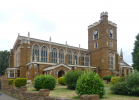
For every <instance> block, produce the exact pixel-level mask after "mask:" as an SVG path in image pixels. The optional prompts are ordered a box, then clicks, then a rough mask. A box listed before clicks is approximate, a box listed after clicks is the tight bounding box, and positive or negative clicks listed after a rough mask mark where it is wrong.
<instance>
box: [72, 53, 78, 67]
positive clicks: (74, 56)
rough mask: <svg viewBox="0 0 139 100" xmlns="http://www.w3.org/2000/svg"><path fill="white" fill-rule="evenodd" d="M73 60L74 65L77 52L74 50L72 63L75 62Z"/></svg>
mask: <svg viewBox="0 0 139 100" xmlns="http://www.w3.org/2000/svg"><path fill="white" fill-rule="evenodd" d="M75 60H76V65H77V52H74V55H73V64H75Z"/></svg>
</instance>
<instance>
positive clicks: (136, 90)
mask: <svg viewBox="0 0 139 100" xmlns="http://www.w3.org/2000/svg"><path fill="white" fill-rule="evenodd" d="M126 81H127V87H128V89H129V90H130V94H131V95H135V96H139V72H138V71H137V70H135V71H134V73H133V72H132V73H131V74H129V75H128V76H127V78H126Z"/></svg>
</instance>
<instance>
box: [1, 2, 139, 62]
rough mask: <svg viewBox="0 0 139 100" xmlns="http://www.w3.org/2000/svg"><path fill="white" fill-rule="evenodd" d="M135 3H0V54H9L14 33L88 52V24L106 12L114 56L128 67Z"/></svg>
mask: <svg viewBox="0 0 139 100" xmlns="http://www.w3.org/2000/svg"><path fill="white" fill-rule="evenodd" d="M138 9H139V6H138V0H132V1H131V0H128V1H127V0H122V1H121V0H116V1H111V0H105V1H104V0H85V1H82V0H68V1H67V0H58V1H56V0H39V1H38V0H12V1H11V0H1V1H0V50H10V49H11V48H12V46H13V44H14V42H15V40H16V38H17V35H18V33H20V35H23V36H27V33H28V31H29V32H30V33H31V37H32V38H38V39H42V40H47V41H48V40H49V37H50V36H51V37H52V41H53V42H57V43H62V44H64V43H65V41H67V43H68V44H69V45H73V46H77V47H78V46H79V44H81V47H82V48H86V49H87V48H88V30H87V27H88V26H89V25H90V24H93V23H94V22H96V21H98V20H99V19H100V13H101V12H102V11H107V12H108V16H109V20H110V21H112V22H114V23H116V24H117V26H118V27H117V52H118V53H119V52H120V50H121V48H122V49H123V52H124V60H125V61H126V62H127V63H129V64H131V63H132V56H131V52H132V50H133V46H134V45H133V44H134V41H135V36H136V35H137V33H138V32H139V31H138V22H139V19H138V18H139V10H138Z"/></svg>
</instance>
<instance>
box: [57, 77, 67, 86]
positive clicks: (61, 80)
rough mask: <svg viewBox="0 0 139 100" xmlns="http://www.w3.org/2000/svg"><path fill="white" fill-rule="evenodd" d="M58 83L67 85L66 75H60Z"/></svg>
mask: <svg viewBox="0 0 139 100" xmlns="http://www.w3.org/2000/svg"><path fill="white" fill-rule="evenodd" d="M58 83H59V84H61V85H65V84H66V83H65V80H64V77H59V78H58Z"/></svg>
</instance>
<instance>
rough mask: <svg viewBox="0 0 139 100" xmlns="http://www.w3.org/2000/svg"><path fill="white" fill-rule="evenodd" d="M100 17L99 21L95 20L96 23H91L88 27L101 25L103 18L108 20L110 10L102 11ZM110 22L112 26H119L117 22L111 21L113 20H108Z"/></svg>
mask: <svg viewBox="0 0 139 100" xmlns="http://www.w3.org/2000/svg"><path fill="white" fill-rule="evenodd" d="M100 18H101V20H99V21H98V22H95V23H93V24H91V25H89V26H88V29H91V28H93V27H95V26H97V25H99V24H100V23H101V22H102V21H103V20H108V12H102V13H101V14H100ZM108 24H110V25H112V26H114V27H117V24H115V23H113V22H111V21H108Z"/></svg>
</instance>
